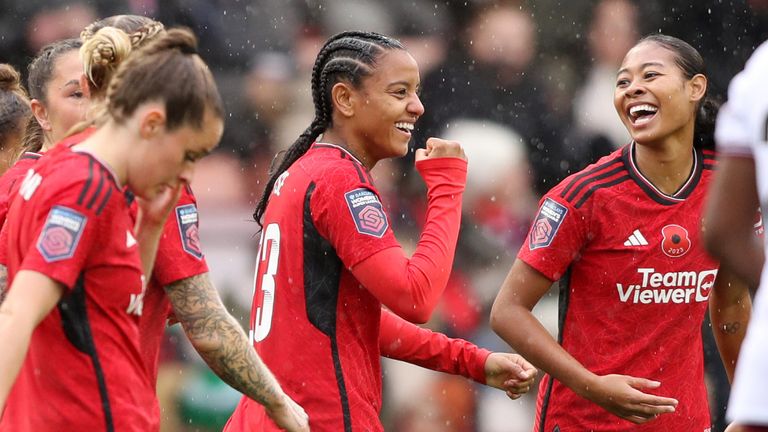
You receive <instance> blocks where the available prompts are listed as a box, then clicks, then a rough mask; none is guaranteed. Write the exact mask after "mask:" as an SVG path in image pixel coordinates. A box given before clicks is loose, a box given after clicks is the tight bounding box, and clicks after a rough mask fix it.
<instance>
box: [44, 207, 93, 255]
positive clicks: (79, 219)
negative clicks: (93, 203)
mask: <svg viewBox="0 0 768 432" xmlns="http://www.w3.org/2000/svg"><path fill="white" fill-rule="evenodd" d="M87 222H88V218H87V217H86V216H85V215H83V214H82V213H79V212H77V211H75V210H72V209H71V208H68V207H64V206H54V207H53V208H52V209H51V211H50V213H48V218H47V219H46V220H45V225H44V226H43V230H42V231H41V232H40V237H39V238H38V239H37V250H38V251H39V252H40V254H41V255H42V256H43V259H44V260H45V261H46V262H49V263H51V262H56V261H61V260H65V259H68V258H72V257H73V256H74V255H75V250H77V244H78V243H79V242H80V237H82V235H83V231H84V230H85V224H86V223H87Z"/></svg>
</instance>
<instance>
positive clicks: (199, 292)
mask: <svg viewBox="0 0 768 432" xmlns="http://www.w3.org/2000/svg"><path fill="white" fill-rule="evenodd" d="M164 33H165V30H164V27H163V25H162V24H161V23H159V22H157V21H152V20H149V19H147V18H144V17H135V16H132V15H120V16H116V17H110V18H107V19H104V20H101V21H98V22H96V23H93V24H91V25H89V26H88V27H86V28H85V30H83V32H82V33H81V39H82V40H83V47H82V48H81V50H80V52H81V55H82V58H83V64H84V68H85V76H86V77H87V86H88V88H89V91H90V95H91V100H92V101H93V105H92V113H93V114H92V115H93V118H94V120H97V117H98V116H99V114H98V113H97V112H98V111H99V110H100V108H99V106H100V105H101V106H103V99H104V96H105V95H106V93H107V92H108V91H110V89H111V88H112V87H116V86H118V85H120V83H118V82H117V81H116V80H115V79H114V78H113V77H114V75H115V71H116V70H117V66H116V65H119V64H120V63H121V62H122V61H123V59H125V58H129V59H130V57H131V52H132V51H134V50H136V49H137V48H140V47H141V46H143V45H144V44H146V43H148V42H150V41H152V40H154V39H156V38H158V37H160V36H161V35H163V34H164ZM171 81H173V82H176V79H175V78H174V79H172V80H171ZM84 85H86V84H84ZM133 85H135V86H141V85H143V83H141V82H137V83H134V84H133ZM181 108H183V107H180V106H179V107H177V106H170V105H169V107H168V109H169V110H174V111H175V110H177V109H181ZM102 110H103V108H102ZM97 121H98V120H97ZM152 157H154V156H153V155H147V158H148V159H150V158H152ZM131 210H132V212H133V214H134V216H136V215H137V212H138V207H137V205H136V204H134V205H132V207H131ZM190 298H200V299H205V301H203V302H202V304H198V303H193V302H190V301H189V299H190ZM171 313H172V314H173V316H174V317H175V319H177V320H178V321H179V322H180V323H181V325H182V327H183V328H184V331H185V333H186V335H187V337H188V338H189V340H190V342H191V343H192V346H193V347H195V349H196V350H197V352H198V353H199V354H200V356H201V357H202V358H203V360H205V362H206V363H207V364H208V366H209V367H210V368H211V369H212V370H213V371H214V372H215V373H216V374H217V375H218V376H219V377H220V378H221V379H222V380H224V381H225V382H226V383H227V384H229V385H230V386H232V387H233V388H235V389H236V390H238V391H240V392H242V393H243V394H244V395H245V396H246V397H248V398H250V399H252V400H254V401H257V402H258V403H260V404H262V405H264V406H265V409H266V411H267V412H268V413H269V415H270V416H271V417H272V418H273V420H275V421H276V422H277V423H278V424H279V425H280V426H281V427H282V428H285V429H287V430H297V431H298V430H304V429H303V428H304V425H306V415H305V414H304V411H303V410H302V409H301V408H300V407H299V406H298V405H296V404H295V403H294V402H293V401H292V400H291V399H290V398H288V396H286V395H285V393H283V391H282V390H281V388H280V386H279V385H278V384H277V382H276V381H275V380H274V378H272V375H271V373H270V372H269V370H268V369H267V368H266V366H264V365H263V363H262V362H261V360H260V359H259V356H258V355H257V354H256V352H255V351H254V350H253V348H252V347H251V345H250V343H249V341H248V337H247V336H246V335H245V333H244V332H243V330H242V328H241V327H240V324H239V323H238V322H237V320H236V319H235V318H234V317H232V316H231V315H230V314H229V312H228V311H227V310H226V308H225V307H224V305H223V303H222V302H221V299H220V298H219V294H218V291H217V290H216V288H215V287H214V286H213V282H212V281H211V279H210V276H209V274H208V265H207V263H206V261H205V257H204V255H203V251H202V250H201V248H200V241H199V239H198V214H197V200H196V199H195V196H194V194H193V192H192V189H191V188H190V187H189V185H188V184H186V185H185V187H184V188H183V190H182V191H181V196H180V198H179V202H178V203H177V205H176V207H175V208H174V211H173V213H172V214H171V216H170V217H169V218H168V220H167V222H166V224H165V228H164V230H163V235H162V239H161V241H160V244H159V246H158V251H157V260H156V263H155V268H154V273H153V274H152V277H151V278H150V279H149V283H148V286H147V291H146V296H145V298H144V313H143V315H142V318H141V321H140V323H139V328H140V333H141V335H142V339H143V344H142V355H143V357H144V361H145V363H146V364H147V368H148V369H149V371H150V373H151V377H152V379H153V382H154V381H156V380H157V371H158V362H159V354H160V345H161V342H162V337H163V333H164V330H165V327H166V325H167V322H168V316H169V314H171ZM200 329H205V330H203V331H201V330H200ZM209 329H210V330H209Z"/></svg>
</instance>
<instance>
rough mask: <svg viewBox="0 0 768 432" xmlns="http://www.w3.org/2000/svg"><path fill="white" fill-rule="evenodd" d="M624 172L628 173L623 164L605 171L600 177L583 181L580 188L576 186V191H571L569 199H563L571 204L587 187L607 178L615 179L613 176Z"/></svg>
mask: <svg viewBox="0 0 768 432" xmlns="http://www.w3.org/2000/svg"><path fill="white" fill-rule="evenodd" d="M622 171H626V169H625V168H624V165H623V164H622V165H620V166H617V167H616V168H614V169H612V170H610V171H605V172H603V173H602V174H600V175H596V176H592V177H589V178H586V179H583V180H582V181H581V182H580V183H579V185H578V186H576V187H575V188H574V189H573V190H572V191H571V193H570V194H569V195H568V196H567V197H563V198H565V200H566V201H568V202H571V201H573V200H574V199H575V198H576V197H577V196H579V193H580V192H581V190H582V189H584V188H585V187H587V186H589V185H592V184H594V183H595V182H598V181H600V180H603V179H606V178H608V177H613V176H615V175H616V174H619V173H620V172H622ZM561 196H562V195H561Z"/></svg>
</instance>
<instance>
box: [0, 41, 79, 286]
mask: <svg viewBox="0 0 768 432" xmlns="http://www.w3.org/2000/svg"><path fill="white" fill-rule="evenodd" d="M80 45H81V43H80V40H79V39H66V40H62V41H58V42H54V43H52V44H49V45H46V46H45V47H43V48H42V49H41V50H40V52H39V53H38V54H37V56H36V57H35V58H34V59H33V60H32V62H31V63H30V64H29V68H28V72H29V74H28V76H27V83H28V87H29V95H30V98H31V100H30V106H31V110H32V114H33V115H32V116H30V117H29V118H28V120H27V122H26V124H25V126H24V128H23V130H22V132H23V133H22V137H23V139H22V144H21V146H17V148H15V149H14V154H15V155H17V156H16V157H14V159H15V162H14V163H13V166H11V167H10V169H8V171H6V172H5V173H4V174H3V175H2V176H1V177H0V227H2V226H3V225H4V224H5V216H6V214H7V213H8V204H9V203H10V200H11V189H12V188H13V186H14V185H15V184H16V183H17V182H19V181H20V180H22V179H23V178H24V175H26V173H27V170H29V169H30V168H31V167H32V166H33V165H34V164H35V162H36V161H37V159H38V158H39V157H40V155H41V154H42V153H43V152H45V151H47V150H48V149H50V148H51V147H52V146H53V145H54V144H55V143H56V142H58V140H60V139H62V138H64V137H65V136H66V133H67V131H68V130H69V129H70V128H71V127H72V126H74V125H75V124H76V123H77V122H80V121H82V120H84V119H85V110H86V108H87V106H88V101H87V98H85V96H84V95H83V91H82V90H81V89H80V77H81V76H82V74H83V64H82V62H81V61H80V55H79V52H78V49H79V48H80ZM3 285H4V284H3ZM3 288H5V287H3Z"/></svg>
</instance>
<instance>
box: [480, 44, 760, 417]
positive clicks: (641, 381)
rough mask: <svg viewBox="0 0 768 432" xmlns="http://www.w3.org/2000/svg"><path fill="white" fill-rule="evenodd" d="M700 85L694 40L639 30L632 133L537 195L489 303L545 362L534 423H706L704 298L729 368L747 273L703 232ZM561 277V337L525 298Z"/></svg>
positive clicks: (620, 86) (631, 78)
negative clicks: (523, 236)
mask: <svg viewBox="0 0 768 432" xmlns="http://www.w3.org/2000/svg"><path fill="white" fill-rule="evenodd" d="M706 93H707V78H706V76H705V75H704V64H703V61H702V59H701V56H700V55H699V54H698V52H696V50H695V49H694V48H692V47H691V46H690V45H688V44H687V43H685V42H683V41H681V40H679V39H676V38H673V37H669V36H664V35H653V36H649V37H646V38H645V39H643V40H641V41H640V42H639V43H638V44H637V45H635V46H634V47H633V48H632V49H631V50H630V51H629V52H628V53H627V55H626V56H625V58H624V61H623V63H622V65H621V69H620V70H619V71H618V74H617V78H616V88H615V93H614V105H615V107H616V110H617V112H618V114H619V117H620V118H621V120H622V121H623V122H624V124H625V126H626V127H627V130H628V131H629V133H630V135H631V136H632V139H633V141H632V142H631V143H630V144H628V145H627V146H625V147H623V148H622V149H620V150H618V151H616V152H614V153H612V154H611V155H609V156H606V157H604V158H602V159H600V160H599V161H598V162H597V163H596V164H594V165H591V166H589V167H587V168H585V169H584V170H582V171H581V172H579V173H577V174H574V175H572V176H570V177H569V178H567V179H565V180H564V181H563V182H561V183H560V184H559V185H557V186H556V187H554V188H553V189H552V190H551V191H550V192H549V193H547V194H546V195H545V197H544V198H543V199H542V201H541V206H540V209H539V213H538V215H537V216H536V218H535V220H534V223H533V226H532V228H531V231H530V233H529V238H528V242H527V243H526V244H525V245H523V247H522V249H521V251H520V253H519V254H518V259H517V260H516V262H515V263H514V264H513V266H512V269H511V270H510V273H509V275H508V276H507V278H506V280H505V282H504V284H503V285H502V287H501V291H500V292H499V294H498V297H497V298H496V301H495V303H494V305H493V309H492V311H491V324H492V327H493V329H494V331H496V332H497V333H498V334H499V335H500V336H501V337H502V338H503V339H504V340H505V341H507V342H508V343H509V344H510V345H511V346H512V347H514V348H515V349H516V350H517V351H518V352H520V353H521V354H523V355H524V356H526V357H527V358H530V359H531V360H532V362H533V363H534V364H535V365H537V366H539V367H541V368H542V369H543V370H545V371H546V372H547V373H548V375H547V376H546V377H545V378H544V379H543V380H542V384H541V387H540V393H539V401H538V404H537V422H536V429H535V430H537V431H542V432H543V431H553V430H560V431H564V432H565V431H571V430H600V431H626V430H654V431H658V430H664V431H673V432H675V431H681V432H682V431H701V432H703V431H706V430H709V428H710V427H711V422H710V418H709V409H708V406H707V394H706V389H705V386H704V369H703V355H702V340H701V326H702V322H703V319H704V315H705V312H706V308H707V303H708V301H709V304H710V313H711V318H712V323H713V328H716V329H717V331H716V333H715V337H716V340H717V342H718V347H719V349H720V353H721V356H722V357H723V360H724V364H725V366H726V370H727V371H728V372H729V376H732V375H731V372H732V370H733V364H734V362H735V359H736V355H737V353H738V348H739V345H740V343H741V340H742V338H743V334H744V331H743V327H744V326H745V325H746V321H747V319H748V316H749V307H748V305H749V297H748V292H747V290H746V288H745V287H744V286H743V285H740V284H736V283H735V282H733V281H730V282H733V285H732V286H731V287H730V288H728V282H729V277H728V275H727V274H726V272H724V271H721V272H720V274H719V275H718V263H717V261H715V260H714V259H713V258H712V257H710V256H709V255H708V254H707V253H706V252H705V250H704V247H703V246H704V245H703V244H702V242H703V239H702V238H701V236H700V234H699V233H700V224H701V218H702V213H703V204H704V197H705V194H706V191H707V187H708V185H709V182H710V180H711V176H712V168H713V166H714V164H715V161H714V153H713V152H712V150H709V149H708V147H711V146H712V142H713V139H712V136H711V131H712V122H713V120H714V113H713V111H714V110H713V106H712V105H711V103H710V102H709V101H708V100H707V98H706ZM557 280H560V281H561V285H560V287H561V291H560V292H561V300H560V308H561V313H560V335H559V340H558V341H555V340H554V339H553V338H552V337H551V336H550V335H549V333H547V331H546V330H545V329H544V327H542V325H541V324H540V323H539V322H538V321H537V320H536V318H535V317H534V316H533V314H532V313H531V309H532V308H533V306H534V305H535V304H536V302H538V301H539V299H540V298H541V297H542V296H543V295H544V293H546V292H547V290H548V289H549V288H550V286H551V285H552V282H553V281H557ZM745 305H746V306H745ZM558 342H559V344H558ZM608 412H610V413H612V414H614V415H615V416H610V415H608V414H607V413H608ZM650 421H652V422H651V423H648V424H647V425H643V426H637V427H632V425H631V424H630V422H632V423H637V424H642V423H646V422H650Z"/></svg>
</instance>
